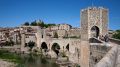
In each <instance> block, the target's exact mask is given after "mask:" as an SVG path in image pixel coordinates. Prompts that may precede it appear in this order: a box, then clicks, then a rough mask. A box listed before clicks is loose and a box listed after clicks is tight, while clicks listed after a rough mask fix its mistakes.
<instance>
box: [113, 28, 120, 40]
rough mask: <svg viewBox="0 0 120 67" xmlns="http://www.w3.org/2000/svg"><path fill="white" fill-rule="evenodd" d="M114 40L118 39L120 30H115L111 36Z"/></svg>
mask: <svg viewBox="0 0 120 67" xmlns="http://www.w3.org/2000/svg"><path fill="white" fill-rule="evenodd" d="M112 37H113V38H115V39H120V30H116V33H115V34H113V36H112Z"/></svg>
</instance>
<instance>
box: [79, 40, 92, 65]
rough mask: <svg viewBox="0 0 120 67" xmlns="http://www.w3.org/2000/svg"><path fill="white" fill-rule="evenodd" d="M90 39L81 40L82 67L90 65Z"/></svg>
mask: <svg viewBox="0 0 120 67" xmlns="http://www.w3.org/2000/svg"><path fill="white" fill-rule="evenodd" d="M89 46H90V45H89V41H81V47H80V49H81V51H80V55H81V56H80V57H81V58H80V66H81V67H89V57H90V49H89Z"/></svg>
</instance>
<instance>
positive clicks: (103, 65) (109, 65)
mask: <svg viewBox="0 0 120 67" xmlns="http://www.w3.org/2000/svg"><path fill="white" fill-rule="evenodd" d="M117 52H118V51H117V46H114V47H112V48H111V50H110V51H109V52H108V53H107V54H106V55H105V57H104V58H103V59H102V60H100V62H98V63H97V64H96V65H95V67H115V62H116V57H117Z"/></svg>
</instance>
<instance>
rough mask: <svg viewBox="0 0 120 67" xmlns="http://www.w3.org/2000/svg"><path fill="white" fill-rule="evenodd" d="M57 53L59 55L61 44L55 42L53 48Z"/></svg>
mask: <svg viewBox="0 0 120 67" xmlns="http://www.w3.org/2000/svg"><path fill="white" fill-rule="evenodd" d="M51 49H52V50H53V51H54V52H55V53H56V54H57V56H58V54H59V50H60V46H59V44H58V43H54V44H53V45H52V48H51Z"/></svg>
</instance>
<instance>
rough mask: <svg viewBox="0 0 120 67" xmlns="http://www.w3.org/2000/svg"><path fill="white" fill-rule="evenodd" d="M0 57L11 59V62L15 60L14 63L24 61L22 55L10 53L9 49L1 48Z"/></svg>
mask: <svg viewBox="0 0 120 67" xmlns="http://www.w3.org/2000/svg"><path fill="white" fill-rule="evenodd" d="M0 59H3V60H5V61H9V62H14V63H21V61H22V60H21V58H20V56H18V55H16V54H14V53H10V52H9V51H7V50H0Z"/></svg>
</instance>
